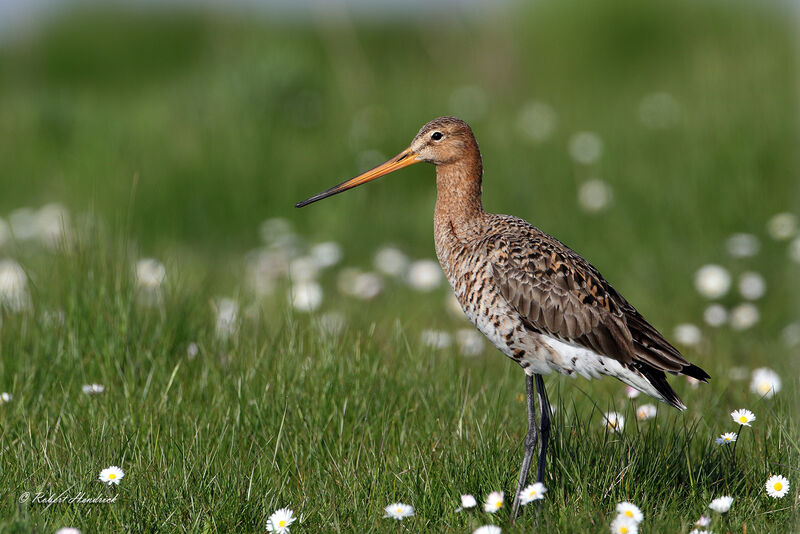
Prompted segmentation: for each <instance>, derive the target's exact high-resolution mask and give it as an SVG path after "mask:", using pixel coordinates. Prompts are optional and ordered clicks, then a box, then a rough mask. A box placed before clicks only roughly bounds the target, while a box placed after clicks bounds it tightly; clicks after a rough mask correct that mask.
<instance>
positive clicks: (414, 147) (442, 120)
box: [295, 117, 478, 208]
mask: <svg viewBox="0 0 800 534" xmlns="http://www.w3.org/2000/svg"><path fill="white" fill-rule="evenodd" d="M477 150H478V144H477V143H476V142H475V136H474V135H473V134H472V129H471V128H470V127H469V125H468V124H467V123H466V122H464V121H462V120H461V119H457V118H455V117H439V118H438V119H434V120H432V121H431V122H429V123H428V124H426V125H425V126H423V127H422V128H421V129H420V131H419V133H417V135H416V136H415V137H414V139H413V140H412V141H411V144H410V145H408V148H406V149H405V150H403V151H402V152H400V153H399V154H398V155H396V156H395V157H393V158H392V159H390V160H388V161H387V162H385V163H382V164H380V165H378V166H377V167H375V168H374V169H371V170H369V171H367V172H365V173H363V174H360V175H358V176H356V177H355V178H351V179H350V180H347V181H345V182H342V183H341V184H339V185H337V186H334V187H331V188H330V189H328V190H326V191H323V192H322V193H319V194H317V195H314V196H313V197H310V198H308V199H306V200H304V201H302V202H298V203H297V204H295V207H297V208H302V207H303V206H306V205H308V204H311V203H312V202H316V201H318V200H322V199H323V198H327V197H329V196H332V195H335V194H337V193H341V192H343V191H347V190H348V189H352V188H353V187H356V186H357V185H361V184H365V183H367V182H369V181H372V180H375V179H376V178H380V177H381V176H385V175H387V174H389V173H390V172H394V171H396V170H398V169H402V168H403V167H408V166H409V165H413V164H414V163H419V162H421V161H424V162H427V163H433V164H434V165H449V164H452V163H456V162H458V161H461V160H464V159H466V158H468V157H469V156H470V155H471V154H477Z"/></svg>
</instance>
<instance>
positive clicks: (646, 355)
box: [488, 236, 689, 373]
mask: <svg viewBox="0 0 800 534" xmlns="http://www.w3.org/2000/svg"><path fill="white" fill-rule="evenodd" d="M531 238H532V239H531V240H530V241H529V242H523V243H514V242H508V241H506V240H502V239H501V240H496V241H494V243H493V245H494V246H492V247H491V249H492V250H490V251H488V254H489V258H490V261H491V265H492V272H493V276H494V279H495V282H496V283H497V287H498V289H499V291H500V294H501V295H502V296H503V297H504V298H505V299H506V301H507V302H508V303H509V304H510V305H511V306H512V307H513V308H514V309H515V310H516V311H517V312H518V313H519V314H520V315H521V316H522V317H523V320H524V321H525V323H526V325H527V326H528V328H530V329H532V330H534V331H536V332H537V333H542V334H547V335H549V336H552V337H555V338H557V339H560V340H562V341H566V342H569V343H574V344H577V345H580V346H583V347H585V348H588V349H590V350H592V351H594V352H596V353H598V354H602V355H605V356H610V357H612V358H615V359H617V360H619V361H620V362H622V363H625V364H630V363H631V362H644V363H647V364H648V365H650V366H652V367H654V368H655V369H658V370H662V371H668V372H672V373H676V372H680V371H681V370H682V369H683V367H684V366H686V365H689V363H688V362H687V361H686V360H685V359H684V358H683V357H682V356H681V354H680V353H679V352H678V350H677V349H675V348H674V347H673V346H672V345H670V343H669V342H668V341H666V340H665V339H664V337H663V336H662V335H661V334H660V333H659V332H658V331H657V330H656V329H655V328H653V327H652V326H651V325H650V324H649V323H648V322H647V321H646V320H645V319H644V317H642V316H641V315H640V314H639V312H638V311H636V309H635V308H634V307H633V306H631V305H630V304H629V303H628V302H627V301H626V300H625V299H624V298H623V297H622V296H621V295H620V294H619V293H617V292H616V291H615V290H614V288H613V287H611V285H610V284H609V283H608V282H606V281H605V279H604V278H603V277H602V275H600V273H599V272H598V271H597V269H595V268H594V267H593V266H592V265H591V264H589V263H588V262H587V261H586V260H584V259H583V258H581V257H580V256H579V255H578V254H577V253H575V252H573V251H572V250H571V249H569V248H568V247H567V246H566V245H563V244H562V243H560V242H558V241H556V240H555V239H552V238H549V237H548V239H546V240H543V239H540V238H539V236H531ZM526 241H528V240H526Z"/></svg>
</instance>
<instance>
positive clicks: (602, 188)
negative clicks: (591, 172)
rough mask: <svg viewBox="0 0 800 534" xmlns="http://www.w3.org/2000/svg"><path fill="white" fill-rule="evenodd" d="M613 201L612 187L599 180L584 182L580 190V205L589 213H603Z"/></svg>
mask: <svg viewBox="0 0 800 534" xmlns="http://www.w3.org/2000/svg"><path fill="white" fill-rule="evenodd" d="M613 199H614V191H613V190H612V189H611V186H610V185H608V184H607V183H606V182H604V181H603V180H600V179H599V178H594V179H592V180H587V181H585V182H583V183H582V184H581V186H580V188H579V189H578V204H579V205H580V207H581V209H583V211H585V212H588V213H597V212H600V211H603V210H604V209H606V208H607V207H608V205H609V204H610V203H611V201H612V200H613Z"/></svg>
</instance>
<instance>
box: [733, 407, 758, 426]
mask: <svg viewBox="0 0 800 534" xmlns="http://www.w3.org/2000/svg"><path fill="white" fill-rule="evenodd" d="M731 417H732V418H733V420H734V422H736V423H738V424H740V425H742V426H750V423H752V422H753V421H755V420H756V414H754V413H753V412H751V411H750V410H745V409H744V408H742V409H741V410H736V411H733V412H731Z"/></svg>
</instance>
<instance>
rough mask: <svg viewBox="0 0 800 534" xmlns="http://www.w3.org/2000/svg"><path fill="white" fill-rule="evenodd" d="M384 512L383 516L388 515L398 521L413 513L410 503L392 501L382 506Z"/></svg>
mask: <svg viewBox="0 0 800 534" xmlns="http://www.w3.org/2000/svg"><path fill="white" fill-rule="evenodd" d="M384 511H385V512H386V513H385V514H384V516H383V517H390V518H392V519H397V520H398V521H402V520H403V519H405V518H406V517H411V516H413V515H414V507H413V506H411V505H410V504H403V503H401V502H396V503H392V504H390V505H389V506H387V507H386V508H384Z"/></svg>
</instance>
